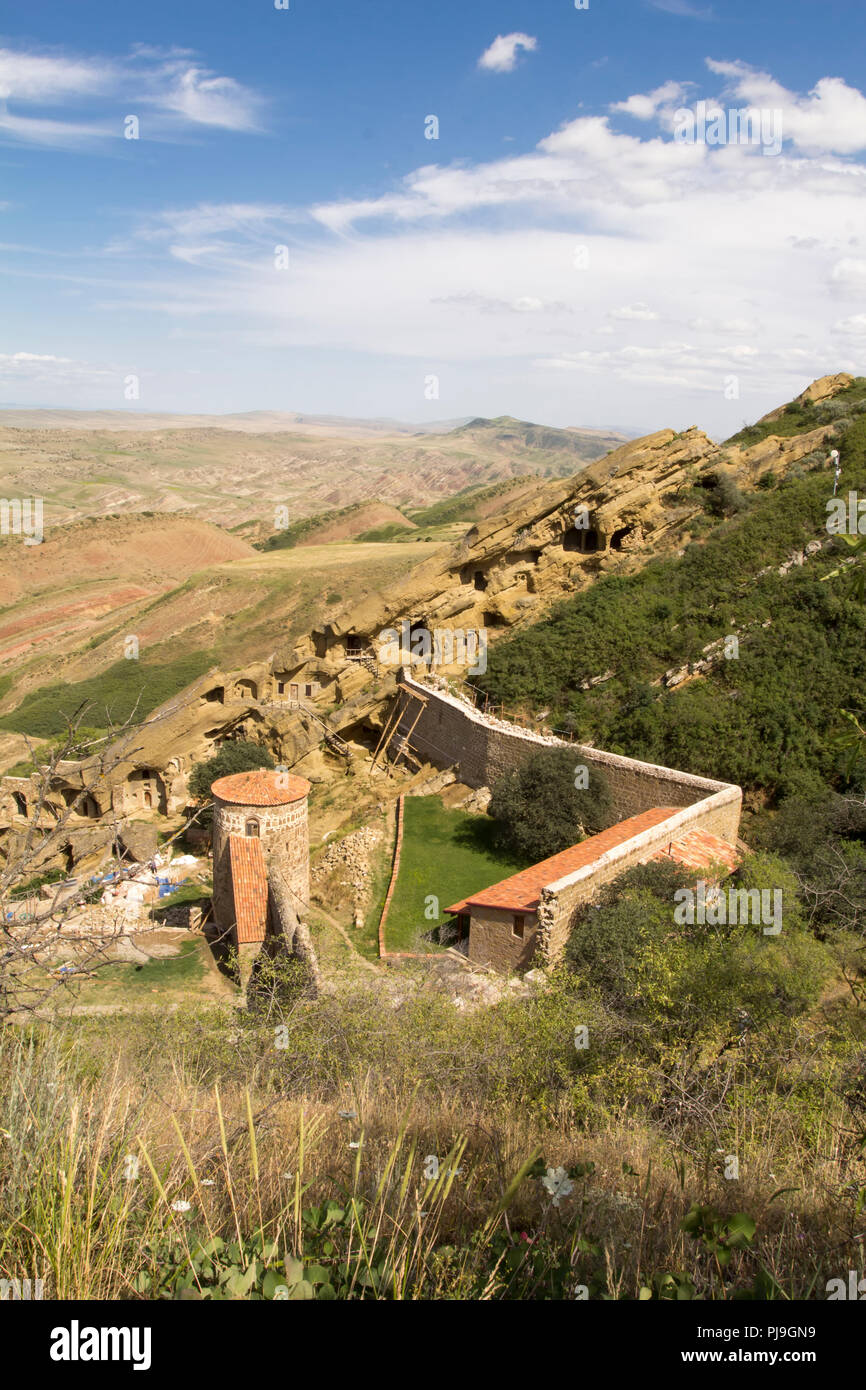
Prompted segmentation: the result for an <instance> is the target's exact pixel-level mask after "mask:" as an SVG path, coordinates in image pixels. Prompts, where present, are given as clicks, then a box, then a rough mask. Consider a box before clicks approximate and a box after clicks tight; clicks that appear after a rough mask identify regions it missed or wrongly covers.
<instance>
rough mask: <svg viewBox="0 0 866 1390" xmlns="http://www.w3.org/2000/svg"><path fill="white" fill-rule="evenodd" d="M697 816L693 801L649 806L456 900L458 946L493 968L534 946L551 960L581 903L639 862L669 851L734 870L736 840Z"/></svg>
mask: <svg viewBox="0 0 866 1390" xmlns="http://www.w3.org/2000/svg"><path fill="white" fill-rule="evenodd" d="M693 822H694V813H693V808H689V810H688V811H682V810H678V809H677V808H676V807H675V806H659V807H656V808H655V809H653V810H652V811H644V812H643V814H642V815H639V816H630V817H629V818H628V819H627V820H624V821H620V822H619V823H618V824H617V825H613V826H611V827H610V829H609V830H603V831H602V832H601V833H600V834H598V835H591V836H589V838H588V839H586V840H583V841H582V842H581V843H580V844H579V845H572V847H571V848H570V849H566V850H563V851H562V852H561V853H560V854H554V855H552V856H551V858H549V859H544V860H542V861H541V863H540V864H533V865H532V867H531V868H528V869H523V870H521V872H520V873H517V874H512V875H511V876H510V877H509V878H506V879H503V880H502V882H501V883H494V884H493V885H492V886H491V887H489V888H485V889H482V890H481V891H479V892H478V893H472V894H470V896H469V897H468V898H463V899H462V900H461V901H460V902H457V903H452V905H451V907H449V908H446V912H448V913H449V914H450V915H451V916H452V917H453V918H454V929H455V935H456V938H457V942H458V946H459V948H460V949H461V950H463V951H464V952H465V953H466V955H467V956H468V958H469V959H470V960H473V961H476V962H477V963H478V964H480V965H489V966H492V967H493V968H494V969H495V970H503V971H508V970H525V969H526V968H527V967H528V966H529V965H530V964H531V963H532V961H533V958H534V957H535V956H536V953H538V955H539V956H540V957H541V958H542V959H543V961H544V963H547V964H552V963H554V962H555V961H556V960H558V959H559V957H560V956H561V955H562V952H563V951H564V949H565V945H566V942H567V941H568V936H569V933H570V931H571V928H572V926H573V925H574V921H575V918H576V916H577V914H578V911H579V909H580V908H581V907H583V906H585V904H586V903H587V902H589V901H590V899H591V898H592V897H593V896H594V895H595V893H596V892H597V890H598V889H599V888H600V887H601V886H602V884H605V883H609V882H610V881H611V880H612V879H614V878H617V877H618V876H619V875H620V874H621V873H624V872H625V870H626V869H630V868H632V867H633V866H634V865H635V864H645V863H647V862H648V861H650V860H659V859H669V860H672V861H673V862H675V863H677V864H681V865H682V866H683V867H684V868H687V869H689V870H690V871H695V872H698V873H700V872H703V873H705V874H708V875H713V874H716V873H718V874H719V875H720V874H722V873H732V872H733V871H734V869H735V868H736V867H737V864H738V863H739V855H738V853H737V851H736V849H735V848H734V846H732V845H731V844H729V843H728V841H727V840H723V839H722V838H721V836H719V835H714V834H713V833H712V832H711V831H708V830H703V829H696V828H689V826H690V824H693Z"/></svg>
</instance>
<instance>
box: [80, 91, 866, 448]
mask: <svg viewBox="0 0 866 1390" xmlns="http://www.w3.org/2000/svg"><path fill="white" fill-rule="evenodd" d="M738 71H739V70H738ZM763 81H764V83H765V85H766V84H770V83H772V81H773V79H772V78H770V77H767V76H764V78H763ZM657 90H661V89H657ZM651 95H652V94H651ZM801 100H806V99H805V98H800V97H799V96H796V95H795V96H794V98H793V101H794V103H795V104H796V103H798V102H800V101H801ZM656 120H657V122H658V125H659V126H660V127H662V129H661V131H658V130H656V129H654V128H653V129H650V130H649V131H646V132H644V133H643V138H639V137H638V136H636V135H633V134H628V133H622V132H621V131H619V130H618V129H616V127H615V120H614V117H613V116H612V115H610V114H609V115H608V116H578V117H577V118H576V119H573V120H569V121H566V122H565V123H564V124H563V125H562V126H561V127H560V128H559V129H558V130H556V131H554V132H552V133H551V134H549V135H547V136H545V137H544V138H543V139H541V140H539V141H538V143H537V144H536V145H535V147H534V148H530V149H528V150H527V151H526V152H524V153H521V152H519V151H517V150H515V151H512V152H509V154H508V155H506V156H505V157H503V158H500V159H494V160H491V161H488V162H484V163H478V164H474V165H472V164H464V165H460V166H456V165H434V164H428V165H425V166H424V167H422V168H418V169H415V170H414V171H412V172H411V173H409V174H408V175H407V176H406V177H405V178H404V179H403V180H402V183H400V184H399V185H398V186H397V187H396V188H392V187H388V188H386V190H385V191H384V192H383V194H382V196H379V197H377V196H375V195H374V196H371V197H369V198H367V199H365V200H363V201H356V202H352V201H347V202H333V203H330V204H324V205H319V206H314V207H311V208H307V209H298V208H290V207H284V206H279V205H272V204H269V203H260V204H259V203H231V202H227V203H224V204H220V203H203V204H199V205H195V206H192V207H187V208H183V207H178V208H173V209H169V210H167V211H165V212H164V213H162V214H161V215H160V216H159V217H158V218H149V219H148V220H147V222H146V223H145V224H144V225H143V226H142V228H141V229H140V230H139V232H138V234H137V236H133V237H132V238H130V240H129V242H128V244H127V246H126V247H124V246H117V247H114V248H113V250H114V252H115V255H116V256H123V255H124V254H128V253H130V251H131V252H132V254H130V263H129V277H128V286H127V287H126V288H125V289H119V290H117V289H115V288H114V287H112V289H111V291H110V294H107V296H106V301H107V304H108V305H109V307H113V308H114V309H115V310H116V311H118V312H120V311H125V310H127V309H129V308H132V309H136V308H146V309H147V310H148V312H154V313H162V314H164V315H166V316H167V317H169V318H170V319H171V321H172V323H173V324H174V325H176V329H175V331H176V332H177V333H185V334H186V335H187V336H188V337H191V338H195V337H199V338H200V339H201V341H202V342H205V341H206V342H207V345H208V348H209V349H212V348H214V347H215V346H216V345H219V346H223V347H224V348H225V350H226V352H231V353H232V354H234V355H235V356H237V357H238V359H239V360H241V361H244V362H246V361H249V362H250V363H253V362H255V361H257V360H259V359H257V358H256V357H255V353H256V352H257V351H260V350H262V349H269V350H273V352H271V351H269V352H268V353H267V357H268V359H269V360H271V359H272V360H277V358H276V354H278V353H280V352H285V353H289V352H292V351H295V352H297V353H298V354H300V355H302V356H303V355H306V356H307V357H309V356H310V355H311V354H314V353H316V352H319V351H321V352H327V353H329V354H331V355H332V356H341V355H342V357H343V358H348V357H351V360H352V361H354V362H366V363H371V362H373V361H374V360H375V363H376V364H377V367H378V369H379V373H378V374H379V378H380V379H381V380H383V381H390V380H393V379H394V378H395V377H398V376H401V374H402V375H406V374H408V375H409V376H413V379H417V380H418V381H423V378H424V375H425V373H427V372H430V371H434V372H437V374H438V373H439V372H440V370H441V372H442V381H443V395H442V397H441V410H440V413H443V414H461V413H470V412H471V411H473V410H474V411H475V413H479V409H482V410H483V406H482V404H481V402H482V401H489V402H490V404H491V405H493V406H494V407H497V408H494V409H493V410H492V411H491V412H490V413H502V411H503V409H504V408H505V403H506V402H507V403H508V405H509V412H510V413H513V414H523V415H524V417H525V418H536V419H539V418H540V419H552V418H555V417H556V412H557V411H560V410H561V411H563V413H564V410H565V408H564V406H563V401H564V400H565V397H566V396H567V418H566V419H564V420H562V416H561V415H560V420H561V422H562V423H575V419H576V418H577V419H578V422H580V418H581V417H580V416H579V415H578V414H577V412H578V411H582V412H583V413H582V419H583V421H584V423H586V422H589V423H600V424H604V423H609V422H610V421H617V420H619V421H620V423H623V413H622V412H623V400H624V399H626V398H625V397H624V395H623V386H624V385H625V386H627V387H628V396H627V399H628V402H629V404H628V411H629V420H630V421H638V422H642V423H643V422H645V423H646V424H647V426H648V427H653V428H658V427H660V426H661V425H663V424H667V423H670V424H673V425H674V426H675V427H676V428H680V427H682V426H683V425H685V424H689V423H693V422H694V420H695V419H698V420H699V422H700V423H701V424H703V425H704V426H705V427H709V428H715V429H716V431H717V432H718V433H719V434H722V435H724V434H730V433H732V432H733V431H734V430H735V429H737V428H739V426H740V425H741V424H742V423H743V421H744V420H745V419H748V418H749V417H751V418H755V417H756V416H758V415H760V414H762V413H764V411H765V410H767V409H769V408H770V407H771V406H772V405H773V404H777V403H778V402H779V401H780V400H785V399H789V398H790V397H791V396H792V395H796V394H797V393H798V392H799V391H801V390H802V389H803V387H804V386H805V385H807V384H808V381H809V380H810V379H811V378H812V377H814V376H819V375H823V374H824V373H826V372H829V371H840V370H852V371H859V372H863V371H864V368H866V360H864V356H863V354H864V351H866V344H864V340H863V337H862V336H861V334H860V328H859V320H860V317H862V314H861V311H862V307H863V303H864V299H863V289H864V287H866V231H862V230H861V229H863V228H864V227H866V219H864V200H866V167H864V165H863V163H861V162H858V161H856V160H852V159H850V158H845V157H840V156H839V155H837V154H834V153H832V152H821V153H817V154H809V153H808V152H806V151H801V152H799V153H798V152H791V151H786V152H785V153H783V154H782V155H780V156H778V157H777V158H774V159H763V158H755V157H754V153H753V151H750V150H749V149H747V148H744V147H743V146H738V145H732V146H728V147H723V148H712V149H710V148H707V147H706V146H700V145H694V146H682V145H678V144H676V143H675V142H674V141H673V140H672V139H670V138H666V136H665V133H664V125H663V122H664V110H663V106H662V105H661V104H660V105H659V106H658V109H657V114H656ZM792 229H795V231H796V236H792ZM334 232H336V233H338V234H339V235H336V236H335V235H332V233H334ZM143 239H144V240H146V241H147V243H148V246H147V250H148V254H147V255H146V256H141V254H140V252H141V246H142V240H143ZM290 240H291V262H290V266H289V269H288V270H286V271H282V272H281V271H278V270H276V269H275V267H274V258H273V249H274V245H275V244H277V243H282V242H289V241H290ZM578 252H580V253H581V254H580V256H578V255H577V253H578ZM154 265H155V266H156V267H157V269H156V271H154V269H153V267H154ZM192 266H194V272H193V271H192V270H191V267H192ZM116 283H117V284H122V281H121V279H120V277H118V278H117V281H116ZM168 336H169V337H170V336H171V330H170V331H169V334H168ZM232 360H234V357H233V359H232ZM383 361H385V362H387V363H389V364H390V366H389V369H388V370H387V371H384V372H383V371H382V370H381V364H382V362H383ZM449 366H450V368H451V369H452V372H451V378H450V379H451V382H452V386H451V388H450V391H451V394H450V395H449V388H448V387H447V386H446V385H444V383H446V382H447V380H448V371H447V370H446V369H447V368H448V367H449ZM250 370H252V367H251V368H250ZM371 370H372V368H371ZM730 376H736V377H737V379H738V382H739V383H740V392H741V396H742V399H741V401H739V402H733V403H732V402H731V401H730V400H729V399H726V397H725V395H724V387H725V382H726V379H727V378H729V377H730ZM455 381H456V382H459V385H458V386H454V385H453V383H454V382H455ZM564 381H565V382H567V383H568V386H567V390H566V389H564V385H563V383H564ZM382 389H383V391H384V389H385V388H384V387H383V388H382ZM460 392H462V393H463V395H462V397H461V399H460V402H459V404H458V401H457V399H456V395H457V394H459V393H460ZM491 398H492V399H491ZM371 399H372V398H371ZM413 399H414V398H413ZM446 401H448V402H449V404H448V405H447V407H446V405H445V402H446ZM683 401H685V402H686V404H685V406H683ZM690 402H691V404H689V403H690ZM696 403H699V404H700V410H698V409H696V408H695V409H694V410H693V412H692V406H693V405H695V404H696ZM464 406H465V407H466V409H465V410H464V408H463V407H464ZM680 407H682V408H683V409H685V408H688V409H689V411H690V413H692V419H688V418H686V419H685V420H684V419H682V418H681V417H680V416H676V417H674V418H672V415H673V408H680ZM392 408H393V407H392ZM405 409H408V410H409V414H408V415H407V416H406V418H418V416H417V415H413V414H412V410H413V409H414V407H412V406H409V407H404V410H405ZM420 409H422V410H423V409H424V407H423V405H421V406H420Z"/></svg>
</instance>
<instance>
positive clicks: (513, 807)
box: [488, 748, 615, 863]
mask: <svg viewBox="0 0 866 1390" xmlns="http://www.w3.org/2000/svg"><path fill="white" fill-rule="evenodd" d="M584 780H586V781H587V785H586V786H585V787H583V786H582V782H583V781H584ZM488 812H489V814H490V815H491V816H492V817H493V818H494V820H495V821H497V823H498V825H499V827H500V834H499V837H498V838H499V842H500V844H501V846H502V848H503V849H506V850H508V851H509V852H510V853H512V854H515V855H517V856H518V857H519V858H524V859H528V860H531V861H533V862H535V863H537V862H538V861H539V860H541V859H548V858H549V857H550V855H552V854H558V853H559V852H560V851H561V850H564V849H568V848H569V847H570V846H571V845H574V844H577V843H578V841H580V840H584V839H586V837H587V836H588V835H595V834H596V833H597V832H598V831H599V830H604V829H605V828H606V827H607V826H608V825H610V824H611V823H612V822H613V820H614V818H615V813H614V808H613V800H612V798H611V795H610V789H609V787H608V784H607V779H606V778H605V776H604V774H603V773H602V772H599V771H598V770H597V769H595V768H592V769H586V768H584V766H583V764H581V763H580V758H579V755H578V754H577V753H576V752H574V751H572V750H571V749H569V748H546V749H543V750H542V751H540V752H539V753H536V754H535V755H533V756H532V757H531V758H529V759H528V760H527V762H525V763H524V764H523V766H522V767H521V768H519V769H518V770H517V771H516V772H509V773H506V775H505V776H504V777H502V778H500V780H499V781H498V782H497V783H496V785H495V786H494V788H493V795H492V797H491V799H490V805H489V807H488Z"/></svg>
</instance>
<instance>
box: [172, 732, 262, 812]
mask: <svg viewBox="0 0 866 1390" xmlns="http://www.w3.org/2000/svg"><path fill="white" fill-rule="evenodd" d="M273 766H274V760H273V758H272V757H271V755H270V753H269V752H268V750H267V748H263V747H262V746H261V744H260V743H246V742H244V741H242V740H240V739H239V740H237V741H236V742H232V743H224V744H223V746H222V748H221V749H220V750H219V752H218V753H215V754H214V756H213V757H212V758H209V759H208V761H207V762H205V763H196V764H195V766H194V767H193V769H192V772H191V773H190V775H189V790H190V794H191V795H192V796H194V797H196V798H197V799H198V800H200V801H207V800H209V798H210V789H211V787H212V786H213V784H214V782H215V781H216V780H217V778H218V777H230V776H231V775H232V773H234V772H251V771H253V769H254V768H257V767H273Z"/></svg>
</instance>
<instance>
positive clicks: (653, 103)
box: [610, 82, 686, 121]
mask: <svg viewBox="0 0 866 1390" xmlns="http://www.w3.org/2000/svg"><path fill="white" fill-rule="evenodd" d="M685 91H686V88H685V86H684V85H683V83H682V82H664V83H663V84H662V86H661V87H656V89H655V91H654V92H646V93H644V94H640V93H637V94H636V95H635V96H631V97H628V99H627V100H626V101H616V102H614V103H613V105H612V106H611V108H610V109H611V111H622V112H624V113H625V115H627V116H634V117H636V119H637V120H639V121H650V120H652V118H653V116H654V115H655V114H656V112H657V111H658V109H659V107H665V106H671V107H672V106H673V104H674V103H675V102H678V101H680V99H681V98H682V97H683V96H684V94H685Z"/></svg>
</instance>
